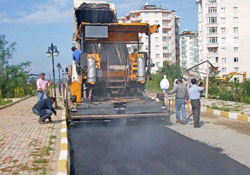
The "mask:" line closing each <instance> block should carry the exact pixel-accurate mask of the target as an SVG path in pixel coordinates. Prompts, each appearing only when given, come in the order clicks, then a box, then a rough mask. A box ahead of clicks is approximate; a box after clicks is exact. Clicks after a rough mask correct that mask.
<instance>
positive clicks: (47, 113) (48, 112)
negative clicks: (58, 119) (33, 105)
mask: <svg viewBox="0 0 250 175" xmlns="http://www.w3.org/2000/svg"><path fill="white" fill-rule="evenodd" d="M33 113H34V114H36V115H39V116H40V120H41V121H43V122H44V121H45V120H46V119H47V118H50V117H51V115H52V113H53V112H52V111H51V110H49V109H42V110H41V111H38V110H36V109H33Z"/></svg>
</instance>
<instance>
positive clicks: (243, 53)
mask: <svg viewBox="0 0 250 175" xmlns="http://www.w3.org/2000/svg"><path fill="white" fill-rule="evenodd" d="M196 3H197V5H198V25H199V55H200V62H201V61H205V60H207V59H208V60H209V61H210V62H211V63H213V64H214V66H215V67H217V69H218V70H219V71H220V75H226V74H228V73H230V72H247V77H249V76H250V69H249V65H250V63H249V57H250V48H249V46H250V23H249V19H250V13H249V9H250V1H249V0H196ZM200 68H201V69H202V70H206V68H205V66H201V67H200Z"/></svg>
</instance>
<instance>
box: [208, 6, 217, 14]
mask: <svg viewBox="0 0 250 175" xmlns="http://www.w3.org/2000/svg"><path fill="white" fill-rule="evenodd" d="M208 13H217V7H208Z"/></svg>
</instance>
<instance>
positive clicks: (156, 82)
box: [147, 62, 182, 92]
mask: <svg viewBox="0 0 250 175" xmlns="http://www.w3.org/2000/svg"><path fill="white" fill-rule="evenodd" d="M163 75H167V79H168V80H169V83H170V88H172V87H173V84H174V80H175V79H177V78H180V77H181V76H182V74H181V68H180V66H179V65H178V64H170V63H168V62H164V64H163V67H162V68H161V69H160V70H159V71H158V72H157V73H155V74H153V75H152V80H149V81H148V82H147V89H148V90H151V91H155V92H157V91H160V82H161V80H162V78H163Z"/></svg>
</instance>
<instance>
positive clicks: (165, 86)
mask: <svg viewBox="0 0 250 175" xmlns="http://www.w3.org/2000/svg"><path fill="white" fill-rule="evenodd" d="M160 87H161V89H162V92H163V93H164V94H166V92H167V89H168V88H169V82H168V79H167V75H164V77H163V79H162V80H161V82H160Z"/></svg>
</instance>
